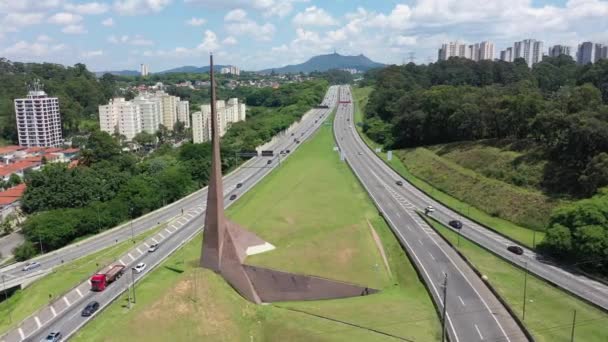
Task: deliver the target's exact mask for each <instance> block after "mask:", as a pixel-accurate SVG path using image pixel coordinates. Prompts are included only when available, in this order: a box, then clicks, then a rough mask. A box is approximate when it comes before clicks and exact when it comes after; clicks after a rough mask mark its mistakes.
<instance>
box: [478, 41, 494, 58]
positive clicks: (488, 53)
mask: <svg viewBox="0 0 608 342" xmlns="http://www.w3.org/2000/svg"><path fill="white" fill-rule="evenodd" d="M475 45H477V44H475ZM493 59H494V43H492V42H489V41H484V42H481V43H479V49H478V55H477V61H483V60H490V61H491V60H493Z"/></svg>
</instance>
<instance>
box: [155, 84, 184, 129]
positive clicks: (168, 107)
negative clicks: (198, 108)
mask: <svg viewBox="0 0 608 342" xmlns="http://www.w3.org/2000/svg"><path fill="white" fill-rule="evenodd" d="M154 96H155V97H158V98H160V101H161V106H162V119H161V120H162V121H161V122H162V124H163V126H165V127H167V129H169V130H173V126H174V125H175V122H176V121H177V102H178V101H179V98H178V97H175V96H172V95H169V94H167V93H165V92H162V91H161V92H157V93H156V94H155V95H154Z"/></svg>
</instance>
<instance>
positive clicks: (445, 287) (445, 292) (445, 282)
mask: <svg viewBox="0 0 608 342" xmlns="http://www.w3.org/2000/svg"><path fill="white" fill-rule="evenodd" d="M444 274H445V278H444V279H443V314H442V315H441V316H442V319H441V341H442V342H445V337H446V336H445V321H446V316H447V307H448V301H447V299H448V274H447V273H444Z"/></svg>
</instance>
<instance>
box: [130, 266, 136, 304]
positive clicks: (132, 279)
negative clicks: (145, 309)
mask: <svg viewBox="0 0 608 342" xmlns="http://www.w3.org/2000/svg"><path fill="white" fill-rule="evenodd" d="M131 287H132V288H133V303H135V302H136V299H135V270H134V269H131Z"/></svg>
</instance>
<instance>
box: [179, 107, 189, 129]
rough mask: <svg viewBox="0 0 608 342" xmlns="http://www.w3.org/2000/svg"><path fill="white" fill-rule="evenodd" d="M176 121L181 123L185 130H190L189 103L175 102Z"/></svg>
mask: <svg viewBox="0 0 608 342" xmlns="http://www.w3.org/2000/svg"><path fill="white" fill-rule="evenodd" d="M177 120H178V121H181V122H183V123H184V126H185V127H186V128H190V102H188V101H178V102H177Z"/></svg>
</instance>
